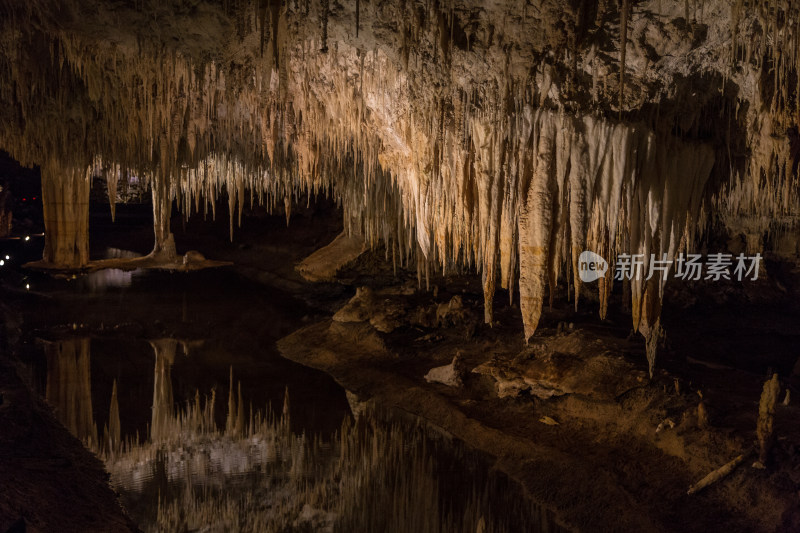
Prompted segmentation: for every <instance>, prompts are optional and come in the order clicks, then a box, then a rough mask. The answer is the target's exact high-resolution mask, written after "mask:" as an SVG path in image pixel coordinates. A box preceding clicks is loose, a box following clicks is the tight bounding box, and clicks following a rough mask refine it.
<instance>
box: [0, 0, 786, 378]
mask: <svg viewBox="0 0 800 533" xmlns="http://www.w3.org/2000/svg"><path fill="white" fill-rule="evenodd" d="M0 9H1V10H2V11H3V12H4V14H5V16H4V17H3V19H2V20H3V22H2V23H0V32H1V35H2V39H1V40H0V72H1V73H2V76H0V79H1V80H2V82H0V101H1V102H2V109H0V120H2V126H3V127H2V128H1V129H0V146H1V147H2V148H4V149H6V150H8V151H10V152H11V153H12V155H13V156H14V157H16V158H18V159H19V160H20V161H22V162H24V163H27V164H39V165H42V166H43V169H44V174H45V181H46V182H47V187H49V191H50V192H49V193H48V194H45V195H44V196H45V204H46V212H48V213H51V215H50V219H51V221H54V222H51V224H49V225H48V239H49V242H50V241H52V243H53V244H51V245H48V247H47V250H49V251H46V253H45V259H46V260H49V261H52V262H55V263H62V264H65V265H68V264H71V265H75V264H80V263H82V262H85V258H84V255H83V254H84V249H85V246H86V243H87V242H88V235H87V234H86V228H85V226H84V225H82V222H80V221H82V220H83V218H82V217H83V214H82V213H83V211H81V210H82V209H84V208H83V207H81V206H82V205H83V204H82V202H83V198H84V196H83V190H82V189H81V187H82V185H80V184H79V183H78V182H79V181H80V179H79V178H77V177H76V176H83V175H85V173H86V172H88V171H89V169H92V171H93V172H99V173H102V174H104V175H106V176H107V180H108V190H109V191H115V190H116V187H117V186H118V183H124V182H125V181H126V180H129V179H130V178H131V177H136V179H137V180H145V181H147V182H149V183H150V184H151V188H152V191H153V200H154V201H153V205H154V215H155V220H156V223H155V233H156V239H155V241H156V245H155V249H154V253H156V254H167V255H170V254H174V250H173V249H172V248H171V246H172V245H171V244H170V242H171V241H170V237H169V216H170V213H171V208H172V205H173V203H175V204H176V205H177V207H178V208H179V209H180V210H181V211H182V212H183V214H184V215H185V216H189V214H191V213H192V212H197V211H202V212H204V213H210V214H211V215H216V213H215V209H216V203H215V199H216V198H218V197H219V196H221V195H222V196H224V197H226V198H227V201H228V207H229V209H228V210H229V213H228V214H229V216H230V224H231V236H232V237H233V233H234V222H235V220H236V219H237V212H238V218H241V213H242V209H243V207H244V205H245V203H246V202H247V201H248V200H249V202H251V203H252V202H256V201H257V202H259V203H261V204H265V205H267V206H269V207H271V208H274V207H278V206H283V207H284V208H285V212H286V216H287V219H288V218H289V216H290V214H291V205H292V203H293V202H296V201H297V200H298V199H300V198H301V197H303V196H304V195H307V196H308V197H311V196H313V195H316V194H327V195H332V196H333V197H334V198H336V199H337V201H338V202H339V203H340V204H341V206H342V207H343V211H344V220H345V227H346V229H347V231H348V233H349V234H351V235H361V236H363V238H364V240H365V242H366V243H367V244H369V245H372V246H374V245H377V244H379V243H383V244H384V245H385V246H386V250H387V255H388V256H390V257H391V258H392V260H393V261H394V262H395V263H396V264H401V265H413V264H416V266H417V268H418V271H419V272H420V276H427V275H429V273H430V272H431V271H432V270H433V269H437V268H438V269H440V270H442V271H445V272H446V271H448V270H452V269H454V268H461V267H467V268H473V269H475V270H477V271H479V272H480V274H481V276H482V279H483V287H484V297H485V313H484V314H485V320H486V322H488V323H491V322H492V318H493V317H492V300H493V297H494V295H495V292H496V288H497V284H498V282H499V285H500V287H502V288H505V289H508V290H509V291H510V293H511V294H513V293H514V290H515V288H516V287H518V289H519V294H520V307H521V311H522V316H523V321H524V326H525V337H526V339H528V338H530V337H531V336H532V335H533V334H534V332H535V331H536V328H537V325H538V323H539V320H540V316H541V313H542V307H543V304H544V302H545V301H546V300H549V299H552V297H553V289H554V287H555V285H556V283H558V280H559V278H564V279H566V280H567V282H568V283H569V284H571V285H572V287H571V292H572V294H574V300H575V304H576V305H577V304H578V294H579V289H580V286H581V281H580V279H579V278H578V276H577V270H578V269H577V257H578V255H579V254H580V252H581V251H583V250H585V249H588V250H593V251H595V252H596V253H599V254H600V255H602V256H603V257H604V258H605V259H606V260H608V262H609V263H610V264H611V267H612V268H611V269H609V274H608V275H607V276H606V277H605V278H603V279H601V280H600V282H599V283H598V291H599V293H600V313H601V315H603V316H604V315H605V313H606V308H607V302H608V295H609V293H610V291H611V288H612V284H613V283H612V280H611V278H610V276H611V274H613V265H614V262H615V258H616V257H617V256H618V255H619V254H620V253H641V254H645V257H646V259H647V258H649V257H650V254H654V256H655V257H657V258H660V259H661V258H665V259H667V260H671V259H672V258H674V257H675V256H676V254H678V253H679V252H680V251H683V250H691V249H692V248H693V246H694V243H695V240H696V238H697V236H698V235H699V234H702V232H703V231H705V230H706V229H707V228H708V227H709V225H711V224H715V223H717V222H722V224H723V225H725V226H727V227H728V228H730V229H731V231H734V232H737V233H739V232H742V233H745V234H747V235H749V236H750V237H749V239H750V241H752V247H753V248H754V249H759V248H760V247H762V246H763V245H764V244H768V242H766V241H765V240H764V239H763V238H762V237H763V235H764V234H765V233H770V234H774V233H776V232H781V231H782V232H785V231H787V230H791V229H792V228H794V227H795V221H796V216H797V214H798V213H800V201H798V198H797V187H796V178H797V166H798V158H799V157H800V141H798V134H797V122H798V110H799V109H800V76H798V69H797V62H798V61H797V60H798V56H799V54H798V49H799V48H800V31H798V20H800V17H799V16H798V10H799V9H800V7H799V6H798V5H797V3H796V2H794V1H793V0H772V1H770V2H760V1H745V0H737V1H735V2H723V1H722V0H709V1H705V2H703V1H699V2H691V3H690V2H683V1H676V0H649V1H643V2H628V1H624V2H621V3H620V4H618V3H616V2H589V1H577V2H568V3H565V2H558V1H555V0H537V1H535V2H532V3H531V2H514V1H511V0H507V1H502V0H496V1H492V2H475V1H472V0H452V1H449V0H448V1H434V2H420V1H412V0H404V1H401V2H389V1H382V0H371V1H366V0H365V1H349V0H344V1H342V2H329V1H327V0H323V1H317V0H287V1H285V2H277V1H274V0H223V1H218V2H212V1H207V2H203V1H199V0H167V1H161V2H151V1H149V0H143V1H141V2H139V1H137V2H133V3H130V2H128V3H126V2H106V1H101V0H92V1H88V2H87V1H83V2H77V1H76V0H73V1H67V2H63V1H58V2H57V1H55V0H31V1H29V2H25V3H20V2H17V1H15V0H2V1H0ZM56 183H58V185H56ZM81 183H82V182H81ZM109 196H110V199H111V201H112V208H113V201H114V197H115V195H112V194H110V195H109ZM66 205H71V206H72V205H74V209H75V212H72V211H70V210H67V209H63V208H61V207H58V206H66ZM60 209H61V210H60ZM51 232H52V235H51ZM644 268H645V269H647V268H648V265H647V264H645V267H644ZM665 281H666V276H665V275H663V274H660V273H659V274H657V275H656V276H655V277H654V278H653V279H651V280H650V281H647V282H645V281H644V280H643V279H635V280H632V281H631V284H630V296H631V301H632V315H633V326H634V329H638V330H640V331H641V332H642V333H643V334H644V335H645V337H646V338H647V341H648V357H649V359H650V364H651V370H652V364H653V360H654V357H655V347H656V345H657V342H658V338H659V332H660V321H659V315H660V308H661V300H662V296H663V289H664V283H665Z"/></svg>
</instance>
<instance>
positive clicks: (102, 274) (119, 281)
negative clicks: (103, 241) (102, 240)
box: [79, 248, 140, 292]
mask: <svg viewBox="0 0 800 533" xmlns="http://www.w3.org/2000/svg"><path fill="white" fill-rule="evenodd" d="M139 256H140V255H139V254H137V253H136V252H131V251H129V250H121V249H119V248H108V249H106V251H105V253H104V254H103V257H102V258H101V259H133V258H135V257H139ZM139 274H140V270H121V269H119V268H107V269H104V270H98V271H97V272H91V273H89V274H86V275H84V276H82V277H81V278H80V282H79V283H80V286H81V288H82V289H83V290H87V291H89V292H102V291H105V290H108V289H120V288H126V287H130V286H131V284H132V283H133V278H134V276H137V275H139Z"/></svg>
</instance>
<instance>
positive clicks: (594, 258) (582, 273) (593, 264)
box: [578, 250, 608, 283]
mask: <svg viewBox="0 0 800 533" xmlns="http://www.w3.org/2000/svg"><path fill="white" fill-rule="evenodd" d="M607 270H608V263H607V262H606V260H605V259H603V258H602V257H600V256H599V255H597V254H596V253H594V252H590V251H589V250H585V251H583V252H581V255H580V257H578V276H579V277H580V278H581V281H582V282H584V283H591V282H592V281H595V280H597V279H600V278H602V277H603V276H605V274H606V271H607Z"/></svg>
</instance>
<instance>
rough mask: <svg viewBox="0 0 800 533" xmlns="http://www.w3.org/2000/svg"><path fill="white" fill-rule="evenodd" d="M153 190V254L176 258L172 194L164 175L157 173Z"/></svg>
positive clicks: (152, 185)
mask: <svg viewBox="0 0 800 533" xmlns="http://www.w3.org/2000/svg"><path fill="white" fill-rule="evenodd" d="M151 189H152V192H153V231H154V233H155V245H154V246H153V252H152V255H153V256H154V257H156V258H158V259H164V260H169V261H171V260H174V259H175V257H176V255H177V253H176V251H175V239H174V238H173V236H172V233H171V232H170V227H169V219H170V217H171V216H172V194H171V191H170V186H169V183H168V181H167V178H165V177H164V176H163V175H156V177H155V178H153V182H152V184H151Z"/></svg>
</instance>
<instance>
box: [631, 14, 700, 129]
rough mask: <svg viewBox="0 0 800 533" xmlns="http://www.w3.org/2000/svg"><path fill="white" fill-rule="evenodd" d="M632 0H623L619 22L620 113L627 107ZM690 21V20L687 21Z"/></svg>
mask: <svg viewBox="0 0 800 533" xmlns="http://www.w3.org/2000/svg"><path fill="white" fill-rule="evenodd" d="M687 1H688V0H687ZM629 11H630V0H622V8H621V9H620V15H619V16H620V22H619V28H620V29H619V112H620V115H621V114H622V110H623V109H624V105H625V51H626V49H627V48H628V17H629V16H630V12H629ZM687 21H688V19H687Z"/></svg>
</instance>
